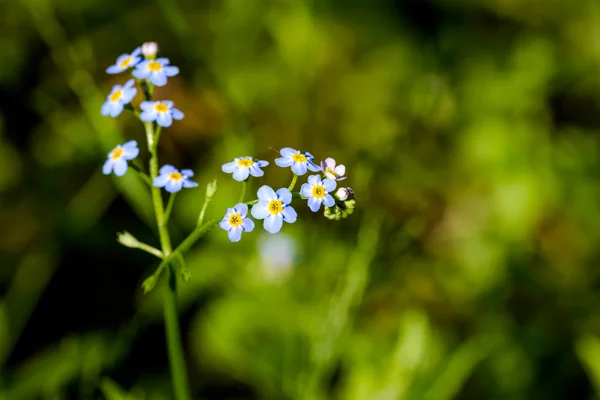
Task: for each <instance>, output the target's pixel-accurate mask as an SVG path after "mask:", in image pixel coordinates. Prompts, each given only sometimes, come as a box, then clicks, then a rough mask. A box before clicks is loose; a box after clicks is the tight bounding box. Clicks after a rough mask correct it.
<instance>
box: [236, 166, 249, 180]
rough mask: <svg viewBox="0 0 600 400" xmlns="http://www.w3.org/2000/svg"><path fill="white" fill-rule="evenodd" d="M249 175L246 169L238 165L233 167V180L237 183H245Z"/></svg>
mask: <svg viewBox="0 0 600 400" xmlns="http://www.w3.org/2000/svg"><path fill="white" fill-rule="evenodd" d="M249 174H250V171H249V170H248V168H244V167H240V166H239V165H236V166H235V167H233V179H235V180H236V181H238V182H243V181H245V180H246V179H247V178H248V175H249Z"/></svg>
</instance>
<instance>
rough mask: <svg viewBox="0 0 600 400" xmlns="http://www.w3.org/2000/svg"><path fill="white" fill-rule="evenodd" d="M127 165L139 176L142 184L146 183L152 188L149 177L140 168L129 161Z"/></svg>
mask: <svg viewBox="0 0 600 400" xmlns="http://www.w3.org/2000/svg"><path fill="white" fill-rule="evenodd" d="M127 164H129V166H130V167H131V168H133V169H134V170H135V172H137V173H138V174H139V176H140V178H142V180H143V181H144V183H146V184H147V185H148V186H152V181H151V180H150V177H149V176H148V175H146V174H145V173H144V171H142V169H141V168H140V167H138V166H137V165H135V164H134V163H133V162H131V161H129V162H128V163H127Z"/></svg>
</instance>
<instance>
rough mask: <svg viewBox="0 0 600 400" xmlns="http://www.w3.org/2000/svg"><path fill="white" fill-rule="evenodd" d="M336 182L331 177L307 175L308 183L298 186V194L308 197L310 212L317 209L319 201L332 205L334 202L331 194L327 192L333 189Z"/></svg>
mask: <svg viewBox="0 0 600 400" xmlns="http://www.w3.org/2000/svg"><path fill="white" fill-rule="evenodd" d="M335 187H336V183H335V181H334V180H333V179H323V180H321V177H320V176H319V175H311V176H309V177H308V183H305V184H304V185H302V187H301V188H300V194H301V195H302V196H303V197H306V198H308V207H309V208H310V210H311V211H312V212H317V211H319V208H321V203H323V204H325V206H326V207H332V206H333V205H334V204H335V200H334V199H333V196H332V195H330V194H329V192H332V191H333V190H335Z"/></svg>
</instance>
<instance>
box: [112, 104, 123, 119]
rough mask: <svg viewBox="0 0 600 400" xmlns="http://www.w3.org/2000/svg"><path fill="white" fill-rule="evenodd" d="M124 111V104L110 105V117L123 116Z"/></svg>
mask: <svg viewBox="0 0 600 400" xmlns="http://www.w3.org/2000/svg"><path fill="white" fill-rule="evenodd" d="M122 111H123V104H122V103H119V102H117V103H111V105H110V116H111V117H113V118H115V117H117V116H118V115H119V114H121V112H122Z"/></svg>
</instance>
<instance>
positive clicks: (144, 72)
mask: <svg viewBox="0 0 600 400" xmlns="http://www.w3.org/2000/svg"><path fill="white" fill-rule="evenodd" d="M143 63H144V61H142V62H141V63H139V64H138V65H137V66H136V69H134V70H133V72H132V73H131V75H133V76H135V77H136V78H138V79H146V78H148V75H150V71H148V69H146V68H142V67H141V65H142V64H143Z"/></svg>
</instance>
